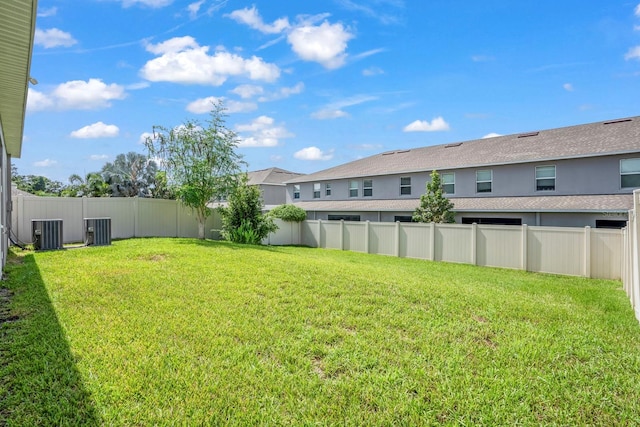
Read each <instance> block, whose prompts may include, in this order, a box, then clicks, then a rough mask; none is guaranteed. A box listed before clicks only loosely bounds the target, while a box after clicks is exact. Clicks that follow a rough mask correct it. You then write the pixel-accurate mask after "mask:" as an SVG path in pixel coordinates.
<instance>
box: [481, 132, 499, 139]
mask: <svg viewBox="0 0 640 427" xmlns="http://www.w3.org/2000/svg"><path fill="white" fill-rule="evenodd" d="M496 136H502V134H499V133H495V132H491V133H488V134H486V135H485V136H483V137H482V139H487V138H495V137H496Z"/></svg>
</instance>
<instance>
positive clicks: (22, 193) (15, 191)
mask: <svg viewBox="0 0 640 427" xmlns="http://www.w3.org/2000/svg"><path fill="white" fill-rule="evenodd" d="M15 196H24V197H38V196H36V195H35V194H31V193H27V192H26V191H22V190H20V189H19V188H18V186H17V185H16V184H15V183H13V182H12V183H11V197H15Z"/></svg>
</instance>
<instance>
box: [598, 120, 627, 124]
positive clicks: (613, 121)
mask: <svg viewBox="0 0 640 427" xmlns="http://www.w3.org/2000/svg"><path fill="white" fill-rule="evenodd" d="M630 121H631V119H622V120H612V121H610V122H604V123H603V124H604V125H612V124H615V123H624V122H630Z"/></svg>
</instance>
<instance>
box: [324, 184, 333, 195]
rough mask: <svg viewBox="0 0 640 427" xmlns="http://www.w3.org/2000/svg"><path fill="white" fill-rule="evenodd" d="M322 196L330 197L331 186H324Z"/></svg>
mask: <svg viewBox="0 0 640 427" xmlns="http://www.w3.org/2000/svg"><path fill="white" fill-rule="evenodd" d="M324 195H325V196H327V197H329V196H330V195H331V184H325V185H324Z"/></svg>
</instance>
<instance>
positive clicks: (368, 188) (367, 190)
mask: <svg viewBox="0 0 640 427" xmlns="http://www.w3.org/2000/svg"><path fill="white" fill-rule="evenodd" d="M362 195H363V196H365V197H371V196H373V180H372V179H365V180H364V181H362Z"/></svg>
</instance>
